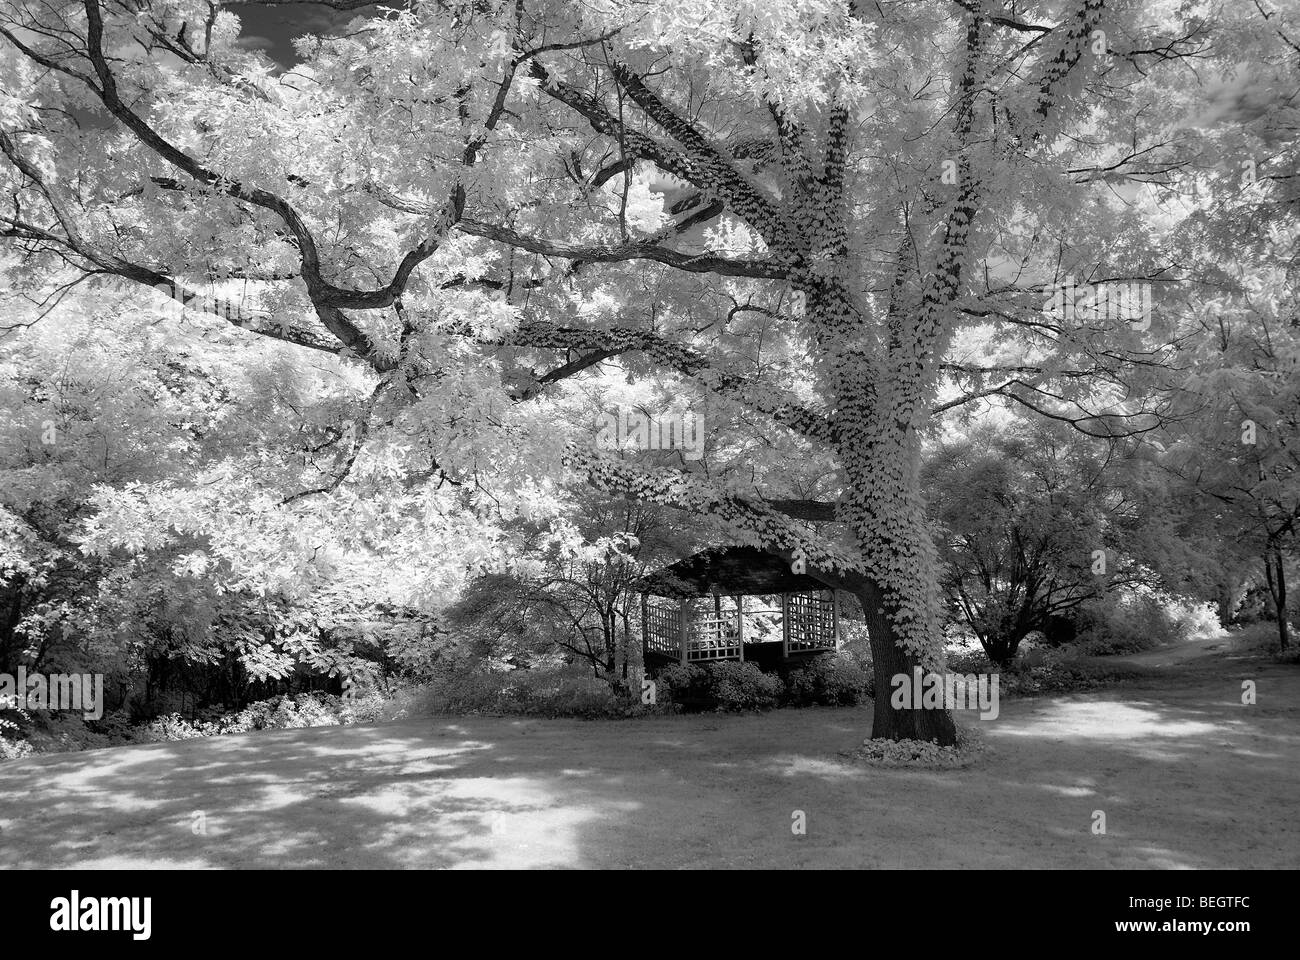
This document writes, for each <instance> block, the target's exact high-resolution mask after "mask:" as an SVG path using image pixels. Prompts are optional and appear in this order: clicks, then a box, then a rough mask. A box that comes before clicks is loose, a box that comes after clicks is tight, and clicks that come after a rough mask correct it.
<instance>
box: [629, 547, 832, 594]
mask: <svg viewBox="0 0 1300 960" xmlns="http://www.w3.org/2000/svg"><path fill="white" fill-rule="evenodd" d="M633 586H634V587H635V589H637V590H639V591H640V592H642V593H652V594H655V595H657V596H661V597H704V596H708V595H709V594H711V593H721V594H738V593H739V594H748V595H758V596H765V595H769V594H776V593H799V592H802V591H807V590H829V589H830V587H829V586H828V585H827V584H825V583H823V582H822V581H820V580H818V579H817V578H816V577H811V576H809V575H808V574H806V573H795V572H794V571H793V570H791V569H790V563H789V561H787V560H786V559H785V558H783V557H781V556H778V555H777V554H775V553H768V552H767V551H766V550H760V549H759V548H758V547H715V548H713V549H711V550H703V551H701V552H700V553H696V554H693V555H692V556H689V557H686V558H685V559H683V560H678V561H677V562H676V563H674V564H670V565H669V566H667V567H664V568H663V569H661V570H656V571H655V572H654V573H650V574H646V575H645V576H644V577H642V578H641V579H640V580H638V581H636V583H635V584H633Z"/></svg>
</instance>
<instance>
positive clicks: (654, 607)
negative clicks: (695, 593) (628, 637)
mask: <svg viewBox="0 0 1300 960" xmlns="http://www.w3.org/2000/svg"><path fill="white" fill-rule="evenodd" d="M645 638H646V649H647V650H649V651H650V652H651V653H662V654H665V655H666V656H669V657H673V658H674V659H676V658H678V657H680V656H681V655H682V621H681V613H680V611H679V609H678V606H677V604H676V602H674V601H672V600H664V599H662V598H660V597H650V598H649V599H648V600H647V602H646V607H645Z"/></svg>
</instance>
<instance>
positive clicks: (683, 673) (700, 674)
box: [655, 663, 716, 709]
mask: <svg viewBox="0 0 1300 960" xmlns="http://www.w3.org/2000/svg"><path fill="white" fill-rule="evenodd" d="M709 679H710V678H709V674H708V673H707V672H705V670H704V668H703V667H701V666H697V665H696V664H693V663H688V664H685V665H683V664H680V663H674V664H673V665H672V666H670V667H665V668H664V669H663V670H660V671H659V673H658V674H656V675H655V683H656V684H657V685H658V690H657V691H656V699H657V700H658V701H659V702H661V703H662V702H665V701H667V702H669V703H674V704H677V705H678V706H682V707H687V708H697V709H710V708H711V707H712V706H716V704H712V703H711V700H712V691H711V690H710V682H709Z"/></svg>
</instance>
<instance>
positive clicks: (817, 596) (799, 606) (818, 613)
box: [785, 592, 835, 651]
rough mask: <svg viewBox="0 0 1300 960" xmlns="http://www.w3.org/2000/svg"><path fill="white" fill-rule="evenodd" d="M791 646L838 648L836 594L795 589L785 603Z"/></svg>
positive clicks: (798, 647) (821, 648) (808, 648)
mask: <svg viewBox="0 0 1300 960" xmlns="http://www.w3.org/2000/svg"><path fill="white" fill-rule="evenodd" d="M785 617H786V625H787V628H788V633H787V638H788V641H789V649H790V650H792V651H796V650H827V649H829V650H834V649H835V594H833V593H829V592H818V593H791V594H789V595H788V596H787V597H786V607H785Z"/></svg>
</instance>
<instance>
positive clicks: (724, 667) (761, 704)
mask: <svg viewBox="0 0 1300 960" xmlns="http://www.w3.org/2000/svg"><path fill="white" fill-rule="evenodd" d="M705 670H706V671H707V672H708V674H709V680H710V690H709V692H710V694H711V696H712V698H713V700H714V702H715V703H716V704H717V706H716V707H715V709H717V710H768V709H770V708H772V707H775V706H776V705H777V703H778V702H780V699H781V695H782V694H783V693H784V692H785V685H784V684H783V683H782V682H781V678H780V677H775V676H773V675H772V674H770V673H764V672H763V671H762V670H760V669H759V668H758V667H756V666H755V665H754V664H752V663H741V662H739V661H735V660H720V661H718V662H717V663H711V664H709V665H708V666H707V667H706V668H705Z"/></svg>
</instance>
